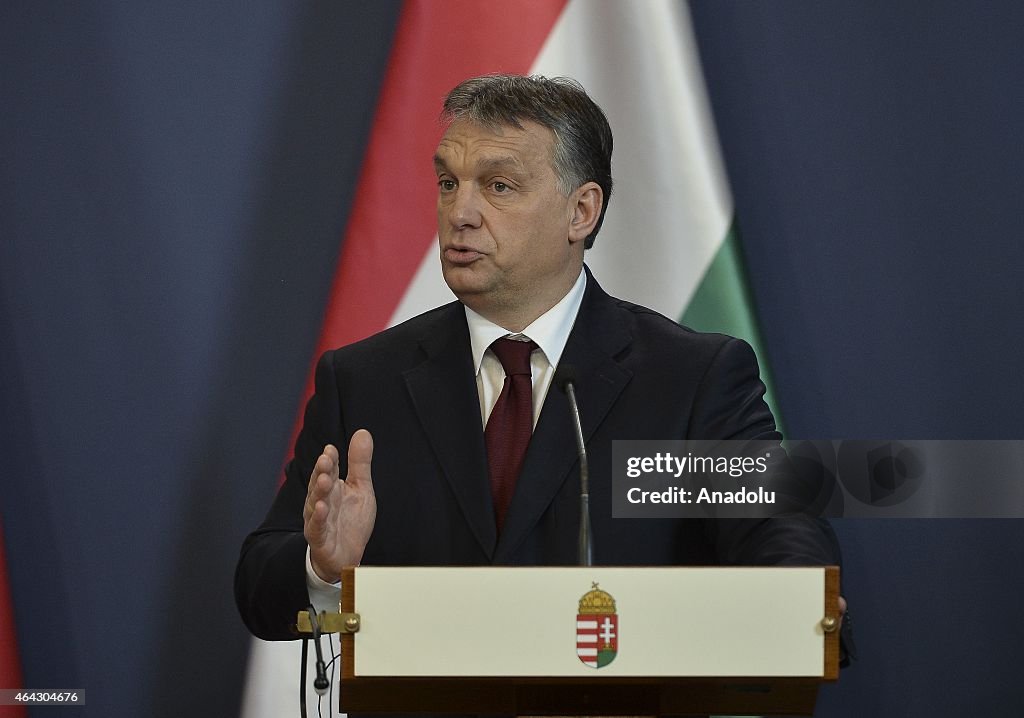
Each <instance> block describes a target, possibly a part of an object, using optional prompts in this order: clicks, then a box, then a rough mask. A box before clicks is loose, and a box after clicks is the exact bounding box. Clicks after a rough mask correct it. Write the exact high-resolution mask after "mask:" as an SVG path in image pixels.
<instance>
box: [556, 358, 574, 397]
mask: <svg viewBox="0 0 1024 718" xmlns="http://www.w3.org/2000/svg"><path fill="white" fill-rule="evenodd" d="M553 381H554V382H555V386H557V387H558V388H559V389H561V390H562V391H563V392H564V391H565V387H566V385H568V384H572V385H574V386H575V384H576V367H575V366H573V365H572V364H562V363H561V362H559V364H558V368H557V369H555V377H554V379H553Z"/></svg>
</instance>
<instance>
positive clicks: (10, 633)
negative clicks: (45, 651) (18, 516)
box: [0, 525, 28, 718]
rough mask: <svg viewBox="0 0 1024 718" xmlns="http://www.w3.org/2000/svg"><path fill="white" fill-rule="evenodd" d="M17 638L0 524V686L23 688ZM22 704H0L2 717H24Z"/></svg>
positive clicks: (24, 711) (25, 713)
mask: <svg viewBox="0 0 1024 718" xmlns="http://www.w3.org/2000/svg"><path fill="white" fill-rule="evenodd" d="M23 687H24V686H23V684H22V679H21V662H20V661H19V660H18V640H17V635H16V634H15V630H14V606H13V604H12V602H11V586H10V584H9V583H8V581H7V558H6V554H5V553H4V532H3V526H2V525H0V688H23ZM26 715H28V713H27V711H26V710H25V707H24V706H0V717H2V718H24V717H25V716H26Z"/></svg>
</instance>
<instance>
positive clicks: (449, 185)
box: [437, 179, 455, 192]
mask: <svg viewBox="0 0 1024 718" xmlns="http://www.w3.org/2000/svg"><path fill="white" fill-rule="evenodd" d="M437 186H438V187H440V188H441V191H442V192H451V191H452V190H454V189H455V180H450V179H442V180H438V181H437Z"/></svg>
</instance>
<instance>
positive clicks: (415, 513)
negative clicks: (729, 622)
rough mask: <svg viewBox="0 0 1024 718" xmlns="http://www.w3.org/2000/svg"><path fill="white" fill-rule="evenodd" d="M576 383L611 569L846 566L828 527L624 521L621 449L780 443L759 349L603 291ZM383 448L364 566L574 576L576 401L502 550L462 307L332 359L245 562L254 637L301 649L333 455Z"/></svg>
mask: <svg viewBox="0 0 1024 718" xmlns="http://www.w3.org/2000/svg"><path fill="white" fill-rule="evenodd" d="M561 361H562V363H564V364H571V365H573V366H575V368H576V379H577V381H576V387H577V395H578V397H579V404H580V413H581V415H582V420H583V432H584V436H585V437H586V440H587V446H588V450H589V452H590V476H591V479H590V480H591V499H590V500H591V513H592V523H593V531H594V539H595V546H596V551H595V563H597V564H603V565H634V564H644V565H714V564H808V565H823V564H834V563H838V555H836V552H835V542H834V537H833V535H832V533H831V529H830V528H829V527H828V526H827V524H824V523H823V522H819V521H815V520H812V519H804V518H794V519H774V520H759V521H756V520H739V519H734V520H717V521H712V520H696V519H693V520H660V519H641V520H638V519H632V520H630V519H613V518H612V516H611V513H612V511H611V466H612V457H611V450H612V440H613V439H733V438H775V437H778V434H777V432H776V431H775V422H774V420H773V418H772V415H771V412H770V411H769V409H768V407H767V405H766V404H765V402H764V400H763V394H764V386H763V385H762V383H761V381H760V379H759V378H758V370H757V362H756V359H755V358H754V354H753V352H752V351H751V349H750V347H749V346H748V345H747V344H745V343H744V342H742V341H740V340H737V339H732V338H730V337H726V336H722V335H718V334H701V333H697V332H694V331H691V330H689V329H686V328H683V327H680V326H679V325H677V324H676V323H675V322H673V321H671V320H669V319H667V318H665V317H663V316H661V315H660V314H657V313H656V312H653V311H651V310H649V309H645V308H643V307H639V306H637V305H634V304H630V303H628V302H624V301H621V300H618V299H615V298H613V297H610V296H608V295H607V294H606V293H605V292H604V291H603V290H602V289H601V288H600V286H598V284H597V282H596V281H594V279H593V277H591V276H590V275H589V271H588V279H587V288H586V293H585V295H584V298H583V304H582V306H581V308H580V312H579V315H578V317H577V319H576V323H575V325H574V327H573V330H572V332H571V334H570V336H569V339H568V342H567V344H566V347H565V351H564V353H563V355H562V359H561ZM359 428H366V429H369V430H370V432H371V433H372V434H373V437H374V456H373V465H372V466H373V468H372V470H373V482H374V487H375V490H376V494H377V503H378V515H377V523H376V527H375V528H374V532H373V536H372V538H371V539H370V542H369V544H368V545H367V547H366V552H365V554H364V556H363V563H364V564H386V565H488V564H520V565H544V564H548V565H572V564H574V563H575V560H576V539H577V531H578V526H579V517H578V497H579V486H578V479H577V468H576V463H577V461H576V450H575V443H574V440H573V436H572V433H571V425H570V422H569V414H568V406H567V400H566V397H565V396H564V395H563V394H562V392H560V391H559V390H558V389H557V388H555V387H552V388H551V391H550V392H549V393H548V396H547V399H546V401H545V403H544V408H543V410H542V412H541V415H540V418H539V420H538V423H537V427H536V429H535V431H534V434H533V438H532V439H531V443H530V447H529V450H528V453H527V456H526V459H525V463H524V467H523V470H522V474H521V476H520V479H519V481H518V483H517V486H516V490H515V495H514V497H513V499H512V503H511V505H510V507H509V511H508V514H507V517H506V525H505V529H504V531H503V532H502V534H501V536H498V535H497V532H496V530H495V523H494V512H493V506H492V502H491V496H490V489H489V485H488V480H487V459H486V455H485V449H484V437H483V428H482V426H481V420H480V409H479V403H478V399H477V390H476V381H475V375H474V371H473V364H472V358H471V353H470V343H469V331H468V328H467V325H466V319H465V312H464V309H463V307H462V305H461V304H460V303H458V302H453V303H452V304H448V305H446V306H443V307H439V308H437V309H435V310H433V311H430V312H427V313H426V314H423V315H421V316H419V317H416V318H415V319H411V320H409V321H408V322H405V323H404V324H401V325H399V326H396V327H394V328H392V329H389V330H387V331H384V332H381V333H380V334H377V335H375V336H373V337H370V338H369V339H366V340H364V341H361V342H357V343H355V344H352V345H350V346H347V347H343V348H341V349H337V350H335V351H331V352H327V353H326V354H324V356H323V357H322V358H321V359H320V362H319V365H318V367H317V370H316V392H315V395H314V396H313V398H312V399H311V400H310V402H309V404H308V405H307V408H306V413H305V419H304V424H303V428H302V431H301V433H300V435H299V438H298V441H297V443H296V447H295V456H294V458H293V459H292V461H291V463H289V465H288V467H287V469H286V474H287V479H286V481H285V483H284V484H283V486H282V487H281V490H280V492H279V493H278V495H277V498H276V500H275V502H274V504H273V506H272V507H271V509H270V512H269V513H268V514H267V517H266V519H265V520H264V522H263V524H262V525H261V526H260V527H259V528H258V529H257V530H256V531H255V532H253V533H252V534H251V535H250V536H249V537H248V538H247V539H246V541H245V543H244V545H243V547H242V553H241V557H240V559H239V563H238V568H237V571H236V575H235V595H236V600H237V602H238V605H239V609H240V611H241V613H242V617H243V619H244V620H245V623H246V625H247V626H248V627H249V629H250V630H251V631H252V632H253V633H254V634H256V635H257V636H259V637H261V638H265V639H287V638H293V637H295V636H294V633H293V632H292V629H291V626H292V625H293V624H294V622H295V614H296V612H297V611H299V610H301V609H303V608H304V607H305V606H306V605H307V603H308V598H307V595H306V583H305V559H304V553H305V550H306V542H305V539H304V537H303V534H302V506H303V503H304V501H305V496H306V487H307V484H308V481H309V475H310V472H311V471H312V467H313V463H314V462H315V461H316V458H317V457H318V456H319V455H320V453H321V451H322V450H323V447H324V445H325V444H328V443H332V444H334V445H335V446H337V447H338V448H339V450H340V451H341V457H342V465H343V466H344V463H345V448H346V447H347V446H348V441H349V438H350V437H351V435H352V433H353V432H355V430H356V429H359Z"/></svg>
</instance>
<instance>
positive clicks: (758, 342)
mask: <svg viewBox="0 0 1024 718" xmlns="http://www.w3.org/2000/svg"><path fill="white" fill-rule="evenodd" d="M680 322H681V323H682V324H685V325H686V326H688V327H692V328H693V329H697V330H698V331H703V332H721V333H723V334H730V335H732V336H734V337H739V338H740V339H744V340H746V341H747V342H748V343H749V344H750V346H752V347H753V348H754V353H755V354H757V361H758V364H760V366H761V380H762V381H763V382H764V384H765V386H766V387H767V389H768V391H767V393H766V395H765V400H766V401H767V402H768V406H770V407H771V408H772V412H773V413H774V414H775V421H776V422H777V423H778V425H779V431H782V415H781V414H780V412H779V405H778V404H777V403H776V400H775V391H774V386H773V382H772V376H771V370H770V367H769V364H768V355H767V353H766V351H765V347H764V341H763V339H762V338H761V330H760V329H759V327H758V325H757V318H756V316H755V314H754V297H753V296H752V294H751V292H750V286H749V285H748V283H747V271H746V265H745V263H744V261H743V253H742V251H741V250H740V242H739V230H738V228H737V227H736V221H735V219H734V220H733V222H732V225H731V226H730V227H729V231H728V233H727V234H726V236H725V240H724V241H723V242H722V246H721V247H719V248H718V252H717V253H716V254H715V258H714V259H713V260H712V262H711V265H710V266H709V267H708V271H707V272H706V273H705V274H704V277H703V278H702V279H701V282H700V284H699V285H698V286H697V291H696V292H695V293H694V295H693V298H692V299H691V300H690V303H689V305H688V306H687V307H686V310H685V311H684V312H683V316H682V318H681V319H680Z"/></svg>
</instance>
